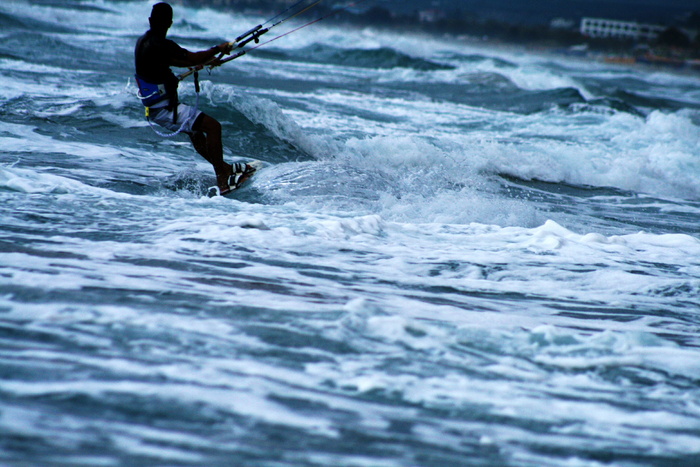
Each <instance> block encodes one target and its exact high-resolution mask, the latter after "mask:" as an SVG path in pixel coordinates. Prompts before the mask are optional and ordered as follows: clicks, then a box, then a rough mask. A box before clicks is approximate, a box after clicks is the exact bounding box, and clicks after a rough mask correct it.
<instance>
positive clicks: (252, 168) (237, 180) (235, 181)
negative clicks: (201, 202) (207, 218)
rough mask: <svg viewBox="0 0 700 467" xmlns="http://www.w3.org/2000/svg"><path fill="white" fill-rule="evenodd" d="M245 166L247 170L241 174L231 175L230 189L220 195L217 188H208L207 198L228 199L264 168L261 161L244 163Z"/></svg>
mask: <svg viewBox="0 0 700 467" xmlns="http://www.w3.org/2000/svg"><path fill="white" fill-rule="evenodd" d="M246 165H247V166H248V170H246V171H245V172H243V173H235V174H233V175H231V178H230V179H229V186H230V187H231V189H230V190H229V191H227V192H225V193H221V191H220V190H219V187H218V186H212V187H209V190H208V192H207V196H209V197H210V198H213V197H214V196H224V197H228V196H230V195H232V194H233V193H235V192H236V191H237V190H240V189H241V188H243V187H244V186H245V185H246V184H247V183H248V182H249V181H250V179H251V178H252V177H253V175H255V173H256V172H257V171H258V170H260V169H262V168H263V167H264V164H263V162H262V161H249V162H246Z"/></svg>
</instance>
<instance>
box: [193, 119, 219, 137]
mask: <svg viewBox="0 0 700 467" xmlns="http://www.w3.org/2000/svg"><path fill="white" fill-rule="evenodd" d="M194 129H195V130H196V131H203V132H204V133H206V134H207V136H220V135H221V123H219V121H218V120H216V119H215V118H212V117H210V116H209V115H207V114H201V115H200V116H199V118H198V119H197V121H196V122H195V127H194Z"/></svg>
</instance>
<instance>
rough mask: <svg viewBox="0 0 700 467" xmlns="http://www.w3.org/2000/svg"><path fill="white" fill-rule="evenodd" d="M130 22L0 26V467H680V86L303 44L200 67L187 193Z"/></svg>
mask: <svg viewBox="0 0 700 467" xmlns="http://www.w3.org/2000/svg"><path fill="white" fill-rule="evenodd" d="M150 5H151V4H150V3H149V2H142V1H137V2H112V1H108V0H105V1H86V2H77V1H66V2H62V3H57V2H48V3H46V2H44V3H33V2H26V1H10V2H4V3H2V4H1V5H0V25H1V27H2V29H1V30H0V70H1V72H0V80H1V82H2V85H1V86H0V103H1V104H0V199H1V203H0V206H2V207H1V208H0V334H1V336H2V337H1V338H0V463H2V464H3V465H42V466H43V465H71V466H74V465H90V466H92V465H197V466H199V465H251V466H252V465H255V466H258V465H269V466H273V465H274V466H280V465H290V466H291V465H318V466H326V465H343V466H346V465H347V466H359V465H366V466H407V465H410V466H445V465H498V466H500V465H518V466H520V465H528V466H530V465H531V466H543V465H551V466H560V465H576V466H579V465H586V466H589V465H591V466H594V465H595V466H598V465H621V466H622V465H624V466H632V465H634V466H637V465H695V464H698V463H700V377H699V376H698V375H700V363H698V362H700V349H699V347H698V346H699V344H700V341H699V340H698V332H699V331H700V299H698V296H700V241H699V240H698V239H699V238H700V227H698V226H699V225H700V222H699V220H700V191H699V189H698V183H697V180H698V176H700V160H699V159H698V156H699V155H700V78H699V77H698V76H696V75H690V74H673V73H670V72H668V71H665V70H654V69H645V68H622V67H612V66H608V65H603V64H600V63H597V62H593V61H590V62H584V61H581V62H578V61H571V60H570V59H568V58H566V59H565V58H560V57H558V56H556V55H546V54H545V55H542V54H533V53H530V52H527V51H523V50H520V49H511V48H503V47H501V48H493V47H490V46H486V45H484V44H470V43H464V42H460V41H457V40H452V39H431V38H425V37H420V38H418V37H412V36H408V35H397V34H393V33H389V32H378V31H375V30H372V29H359V30H358V29H353V30H349V29H347V30H346V29H336V28H334V27H331V26H328V25H324V24H323V23H321V24H317V25H314V26H312V27H309V28H306V29H303V30H302V31H299V32H297V33H295V34H292V35H289V36H286V37H285V38H283V39H280V40H279V41H276V42H274V43H272V44H270V45H269V46H266V47H263V48H261V49H259V50H258V51H256V52H253V53H250V54H249V55H246V56H245V57H242V58H240V59H238V60H236V61H233V62H231V63H229V64H227V65H226V66H225V67H222V68H220V69H216V70H214V71H213V72H212V74H211V75H209V74H206V73H204V74H203V77H202V80H203V89H202V94H201V96H200V104H199V105H200V108H202V109H203V110H204V111H206V112H207V113H209V114H210V115H213V116H214V117H216V118H217V119H218V120H219V121H221V123H222V125H223V128H224V145H225V148H226V149H225V156H226V159H227V160H229V161H234V160H250V159H257V160H261V161H263V162H264V163H265V164H266V167H265V168H264V169H262V170H261V171H260V172H259V173H257V174H256V176H255V177H254V179H253V180H252V183H250V185H249V186H248V187H247V188H246V189H245V190H243V191H241V192H240V193H238V195H237V197H236V198H234V199H225V198H208V197H207V196H206V191H207V188H208V187H209V186H210V185H213V184H214V176H213V171H212V169H211V167H210V166H209V165H208V164H207V163H206V162H205V161H203V160H201V158H199V156H197V155H196V154H195V153H194V151H193V150H192V148H191V146H190V144H189V142H188V141H187V139H186V138H185V137H183V136H178V137H175V138H169V139H165V138H161V137H159V136H157V135H156V134H155V133H154V132H152V131H151V129H150V128H149V127H148V125H147V123H146V122H145V120H144V118H143V109H142V107H141V104H140V103H139V101H138V99H137V98H136V96H135V93H136V89H135V86H134V83H133V79H132V73H133V70H132V63H133V57H132V53H133V45H134V43H135V40H136V38H137V37H138V36H140V35H141V34H142V33H143V31H144V30H145V29H146V28H147V21H146V18H147V16H148V14H149V12H150ZM311 16H312V15H311ZM309 19H311V18H309ZM260 21H261V18H256V17H246V16H242V15H238V14H233V13H220V12H216V11H213V10H210V9H193V8H185V7H182V6H179V5H176V6H175V24H174V27H173V28H172V30H171V33H170V35H171V37H172V38H173V39H175V40H176V41H178V42H179V43H180V44H181V45H183V46H184V47H187V48H188V49H190V50H200V49H203V48H207V47H210V46H211V45H213V44H217V43H220V42H222V41H223V40H226V39H231V38H232V37H235V36H236V35H237V34H238V33H240V32H242V31H245V30H247V29H249V28H250V27H251V26H252V25H254V24H258V23H259V22H260ZM287 26H288V27H289V28H290V29H291V28H292V27H293V26H294V25H292V24H289V25H285V27H287ZM280 29H281V27H280ZM285 31H286V30H284V31H281V30H280V31H278V32H279V33H282V32H285ZM271 34H272V33H271ZM181 98H182V100H183V101H186V102H188V103H190V104H193V103H194V102H195V93H194V88H193V85H192V82H191V81H186V82H184V83H183V84H182V85H181Z"/></svg>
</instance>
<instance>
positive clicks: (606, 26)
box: [581, 18, 666, 41]
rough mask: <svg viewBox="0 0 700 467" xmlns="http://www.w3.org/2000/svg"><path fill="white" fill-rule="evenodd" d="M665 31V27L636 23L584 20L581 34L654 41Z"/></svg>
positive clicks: (598, 19) (599, 19) (597, 19)
mask: <svg viewBox="0 0 700 467" xmlns="http://www.w3.org/2000/svg"><path fill="white" fill-rule="evenodd" d="M665 29H666V28H665V27H664V26H657V25H655V24H640V23H637V22H634V21H615V20H612V19H601V18H583V19H582V20H581V34H583V35H584V36H589V37H603V38H606V37H613V38H619V39H633V40H637V41H638V40H644V41H653V40H655V39H656V38H657V37H659V34H661V33H662V32H663V31H664V30H665Z"/></svg>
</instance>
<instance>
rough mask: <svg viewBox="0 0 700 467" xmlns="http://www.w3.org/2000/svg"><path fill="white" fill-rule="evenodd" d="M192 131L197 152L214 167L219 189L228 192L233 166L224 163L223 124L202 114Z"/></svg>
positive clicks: (193, 143)
mask: <svg viewBox="0 0 700 467" xmlns="http://www.w3.org/2000/svg"><path fill="white" fill-rule="evenodd" d="M192 130H193V132H192V133H190V139H191V140H192V145H193V146H194V149H195V151H197V152H198V153H199V154H200V155H201V156H202V157H203V158H204V159H206V160H207V161H209V163H210V164H211V165H212V166H214V172H216V183H217V185H218V186H219V189H221V190H228V188H229V186H228V178H229V177H230V176H231V174H233V169H232V168H231V164H227V163H226V162H224V148H223V144H222V143H221V124H220V123H219V122H218V121H217V120H216V119H214V118H212V117H210V116H209V115H207V114H205V113H202V114H200V115H199V117H197V120H196V121H195V122H194V125H192Z"/></svg>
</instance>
